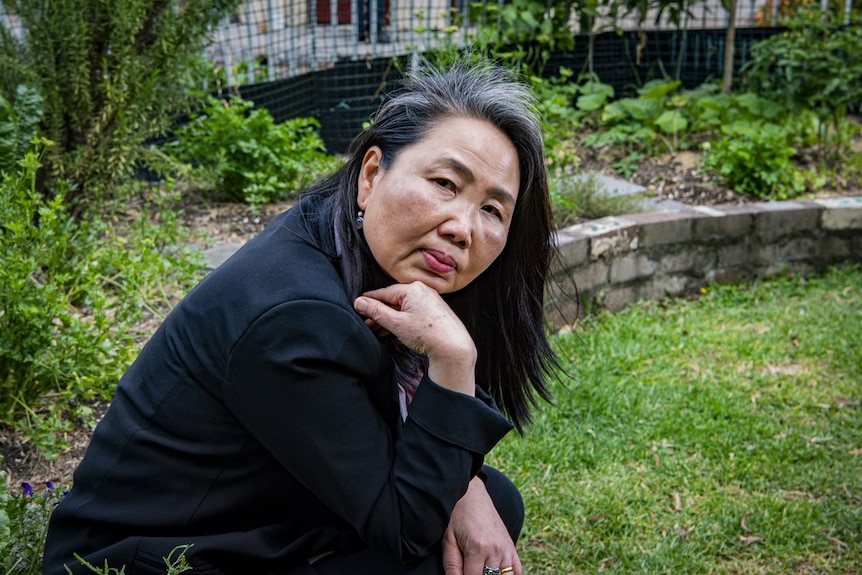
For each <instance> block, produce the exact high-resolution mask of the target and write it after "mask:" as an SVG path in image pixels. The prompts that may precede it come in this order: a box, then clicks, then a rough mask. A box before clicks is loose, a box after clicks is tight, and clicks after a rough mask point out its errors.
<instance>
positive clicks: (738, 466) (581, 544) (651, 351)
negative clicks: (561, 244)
mask: <svg viewBox="0 0 862 575" xmlns="http://www.w3.org/2000/svg"><path fill="white" fill-rule="evenodd" d="M558 343H559V346H560V349H561V352H562V355H563V357H564V358H565V366H566V369H567V371H569V372H570V374H571V376H572V377H571V380H570V381H568V382H566V383H564V384H563V385H559V386H557V387H556V389H555V392H556V402H555V405H554V406H552V407H548V408H546V409H545V410H544V411H543V413H541V414H540V415H539V416H538V417H537V420H536V422H535V424H534V425H532V426H531V427H530V428H528V431H527V432H526V434H525V436H524V437H523V438H520V437H517V436H513V437H509V438H507V439H506V440H504V442H503V443H502V444H501V445H500V446H498V448H497V449H495V450H494V452H493V453H492V456H491V457H489V463H491V464H492V465H495V466H497V467H499V468H501V469H503V470H505V471H506V473H507V474H508V475H509V476H510V477H511V478H512V479H513V480H514V481H515V482H516V484H517V485H518V486H519V487H520V488H521V489H522V493H523V494H524V499H525V504H526V506H527V521H526V524H525V528H524V533H523V538H522V540H521V542H520V543H521V555H522V559H523V560H524V563H525V566H526V568H525V572H526V573H530V574H531V575H536V574H544V573H547V574H551V573H553V574H561V573H564V574H574V573H597V572H602V573H650V574H654V573H746V574H750V573H754V574H757V573H806V574H807V573H827V572H828V573H859V572H860V571H862V268H860V267H852V268H846V269H843V270H841V269H833V270H831V271H829V272H828V273H826V274H825V275H823V276H819V277H816V278H809V279H807V280H805V279H801V278H795V279H794V278H780V279H774V280H768V281H763V282H760V283H757V284H753V285H745V286H715V287H710V288H709V289H708V290H707V293H706V294H705V295H704V296H703V297H701V298H699V299H697V300H680V301H674V302H668V303H658V302H650V303H642V304H640V305H637V306H634V307H632V308H629V309H628V310H626V311H623V312H621V313H618V314H614V315H610V314H604V315H599V316H597V317H592V318H589V319H587V320H585V321H584V323H583V324H582V326H581V329H579V330H576V331H575V332H574V333H572V334H569V335H566V336H562V337H561V338H560V339H559V342H558Z"/></svg>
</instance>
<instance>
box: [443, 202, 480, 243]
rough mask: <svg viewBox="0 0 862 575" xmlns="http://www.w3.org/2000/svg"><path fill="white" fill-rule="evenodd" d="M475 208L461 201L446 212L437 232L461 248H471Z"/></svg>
mask: <svg viewBox="0 0 862 575" xmlns="http://www.w3.org/2000/svg"><path fill="white" fill-rule="evenodd" d="M474 212H475V210H474V209H473V207H472V206H469V205H465V204H464V203H459V204H458V205H455V206H452V209H451V210H449V211H448V213H446V214H445V216H444V220H443V222H442V223H441V224H440V225H439V226H438V228H437V232H438V233H439V234H440V235H441V236H443V237H444V238H446V239H447V240H449V241H450V242H452V243H454V244H455V245H457V246H458V247H460V248H463V249H466V248H469V247H470V245H471V244H472V243H473V226H474V222H473V219H474V218H475V213H474Z"/></svg>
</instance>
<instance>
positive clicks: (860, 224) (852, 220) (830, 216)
mask: <svg viewBox="0 0 862 575" xmlns="http://www.w3.org/2000/svg"><path fill="white" fill-rule="evenodd" d="M814 203H816V204H819V205H821V206H823V207H824V208H826V209H825V210H823V214H822V219H821V225H822V226H823V229H825V230H858V229H862V197H860V196H852V197H847V198H823V199H820V200H814Z"/></svg>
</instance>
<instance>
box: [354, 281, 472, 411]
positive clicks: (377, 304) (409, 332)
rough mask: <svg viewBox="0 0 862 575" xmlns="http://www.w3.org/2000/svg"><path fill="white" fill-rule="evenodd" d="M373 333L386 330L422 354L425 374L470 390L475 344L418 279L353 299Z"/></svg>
mask: <svg viewBox="0 0 862 575" xmlns="http://www.w3.org/2000/svg"><path fill="white" fill-rule="evenodd" d="M353 306H354V308H355V309H356V311H357V312H359V313H360V314H362V315H364V316H365V317H366V318H368V319H367V320H366V323H367V324H368V325H369V326H370V327H371V328H372V329H373V330H374V331H375V333H377V334H378V335H379V334H381V333H383V332H384V330H385V332H389V333H391V334H392V335H394V336H395V337H397V338H398V340H399V341H400V342H401V343H403V344H404V345H406V346H407V347H409V348H410V349H412V350H413V351H415V352H417V353H421V354H422V355H425V356H427V357H428V376H429V377H430V378H431V379H432V380H434V382H436V383H437V384H438V385H441V386H443V387H447V388H449V389H452V390H454V391H460V392H462V393H467V394H469V395H473V394H474V393H475V373H474V370H475V366H476V345H475V343H474V342H473V338H471V337H470V334H469V332H468V331H467V328H465V327H464V324H463V323H462V322H461V320H460V319H459V318H458V316H457V315H455V312H453V311H452V309H451V308H450V307H449V306H448V304H446V302H445V301H443V298H441V297H440V294H438V293H437V292H436V291H434V290H433V289H431V288H429V287H428V286H426V285H425V284H423V283H421V282H413V283H411V284H394V285H391V286H388V287H385V288H382V289H378V290H373V291H370V292H366V293H364V294H362V295H361V296H360V297H358V298H356V300H355V301H354V303H353Z"/></svg>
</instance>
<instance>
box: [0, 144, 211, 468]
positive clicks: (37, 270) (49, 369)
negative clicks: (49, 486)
mask: <svg viewBox="0 0 862 575" xmlns="http://www.w3.org/2000/svg"><path fill="white" fill-rule="evenodd" d="M44 145H46V144H44V143H42V144H41V147H39V148H37V149H36V150H33V151H31V152H29V153H28V154H26V155H25V157H24V159H23V160H21V162H20V168H19V170H18V171H17V172H13V173H10V174H7V176H6V178H4V179H3V181H2V182H0V213H2V214H3V215H4V216H3V222H2V228H0V422H3V423H5V424H10V425H14V426H16V427H18V428H23V429H24V430H26V431H28V433H29V434H30V439H31V440H32V441H33V442H34V443H35V445H36V447H37V448H38V449H40V450H41V451H42V452H43V454H44V455H45V456H47V457H51V456H52V455H56V454H57V453H58V450H59V449H61V448H62V447H63V439H62V437H63V436H62V433H61V432H62V431H64V430H65V429H67V427H68V425H69V417H70V416H81V417H83V418H84V419H85V420H87V415H88V414H87V408H86V405H85V403H86V402H87V401H90V400H92V399H94V398H98V397H109V396H110V394H111V392H112V390H113V387H114V385H115V384H116V381H117V379H118V378H119V376H120V374H121V373H122V371H123V370H124V369H125V367H126V366H127V365H128V363H129V362H130V361H131V359H132V358H133V356H134V354H135V351H136V345H135V341H136V336H137V335H138V334H136V333H134V331H133V330H132V328H131V326H133V325H134V324H135V323H136V322H137V321H138V320H139V319H140V318H141V317H143V315H144V314H152V315H157V314H159V313H160V310H159V309H158V306H159V305H161V306H163V307H164V308H166V307H169V306H170V305H171V304H172V303H173V302H174V301H176V299H177V296H175V295H173V293H174V290H175V289H176V288H175V286H176V285H177V284H179V285H182V286H185V285H188V284H189V283H191V281H193V279H194V278H195V277H196V275H197V274H198V269H199V268H198V266H197V264H196V260H195V259H194V258H191V257H190V255H189V254H187V253H185V252H183V251H181V250H177V249H176V248H175V247H174V245H173V241H176V240H177V239H178V237H181V236H178V230H177V228H176V227H172V218H173V217H175V216H173V215H172V212H171V210H170V209H163V208H167V207H168V203H167V202H166V201H163V200H160V199H159V198H156V199H154V200H152V201H151V204H152V206H150V207H147V206H145V207H144V209H142V210H141V214H140V215H139V217H138V218H137V220H134V219H133V220H132V221H131V225H129V226H128V228H127V230H126V232H125V233H120V232H119V231H118V229H117V226H116V225H115V222H107V221H103V220H100V219H97V218H95V217H92V216H90V215H89V214H84V216H83V217H80V218H76V217H74V216H73V215H72V213H71V207H70V206H69V204H68V200H67V189H66V188H64V187H58V188H55V189H54V193H53V197H51V199H48V198H46V197H45V196H43V195H42V194H40V193H39V192H38V191H37V189H36V173H37V171H38V170H39V168H40V159H41V153H42V149H43V147H44ZM154 208H155V209H157V210H158V211H159V213H158V216H159V218H160V221H159V223H158V224H155V223H153V222H152V221H151V218H150V216H151V213H152V212H151V211H150V210H152V209H154ZM159 302H161V304H160V303H159ZM162 313H163V312H162Z"/></svg>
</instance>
